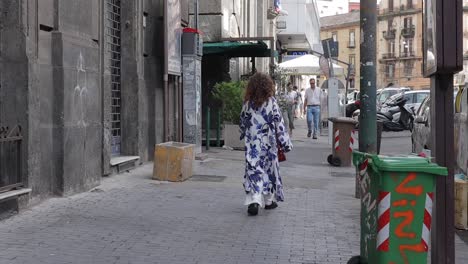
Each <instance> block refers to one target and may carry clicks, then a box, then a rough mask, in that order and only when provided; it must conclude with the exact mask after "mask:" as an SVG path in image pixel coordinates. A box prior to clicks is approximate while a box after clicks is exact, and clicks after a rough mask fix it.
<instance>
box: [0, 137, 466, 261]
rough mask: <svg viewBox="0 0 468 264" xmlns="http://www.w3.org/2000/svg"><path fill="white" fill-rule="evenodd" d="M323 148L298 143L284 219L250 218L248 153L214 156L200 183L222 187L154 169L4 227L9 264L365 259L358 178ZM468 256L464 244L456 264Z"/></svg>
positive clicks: (288, 170)
mask: <svg viewBox="0 0 468 264" xmlns="http://www.w3.org/2000/svg"><path fill="white" fill-rule="evenodd" d="M322 141H324V142H326V140H322ZM324 142H320V141H319V142H314V141H310V140H308V139H305V138H298V140H295V142H294V143H295V145H296V146H297V147H298V148H297V149H299V151H297V152H296V153H291V154H288V159H289V161H288V162H286V163H284V164H282V175H283V178H284V185H285V195H286V201H285V202H284V203H280V206H279V207H278V208H277V209H275V210H272V211H264V210H262V211H260V214H259V215H258V216H256V217H249V216H247V214H246V207H245V206H244V205H243V198H244V192H243V190H242V186H241V184H242V173H243V169H244V168H243V153H242V152H236V151H227V150H223V149H212V150H211V151H209V152H207V153H208V156H209V157H208V158H207V159H205V160H203V161H196V163H195V174H197V175H201V176H203V175H205V176H212V177H219V176H223V177H221V178H222V180H221V181H219V178H216V180H213V181H209V179H210V177H205V180H203V181H200V180H196V179H195V180H189V181H186V182H183V183H165V182H158V181H153V180H151V175H152V164H147V165H144V166H142V167H139V168H137V169H135V170H134V171H132V172H131V173H125V174H121V175H117V176H112V177H109V178H105V179H104V180H103V182H102V185H101V186H99V187H98V188H96V189H95V190H93V191H90V192H87V193H82V194H79V195H75V196H72V197H67V198H53V199H49V200H47V201H45V202H43V203H42V204H39V205H37V206H34V207H32V208H30V209H28V210H26V211H23V212H22V213H21V214H19V215H16V216H13V217H11V218H9V219H6V220H4V221H1V222H0V237H1V239H0V263H1V264H3V263H5V264H10V263H15V264H16V263H28V264H29V263H34V264H35V263H47V264H49V263H60V264H62V263H106V264H107V263H119V264H120V263H136V264H138V263H164V264H166V263H175V264H177V263H184V264H186V263H197V264H211V263H213V264H220V263H221V264H230V263H268V264H274V263H277V264H282V263H296V264H315V263H317V264H318V263H335V264H336V263H346V262H347V260H348V259H349V258H350V257H351V256H353V255H356V254H358V252H359V230H360V224H359V200H357V199H354V198H353V197H352V195H353V194H354V176H353V169H352V168H331V167H329V166H328V165H326V163H325V160H324V157H325V158H326V156H327V155H328V154H329V153H328V152H327V151H326V147H325V146H323V144H325V143H324ZM307 148H309V149H310V151H307ZM295 155H298V156H295ZM467 252H468V246H467V245H466V244H465V243H463V242H462V241H461V240H459V239H458V237H457V253H458V254H457V263H468V257H467V256H466V253H467ZM464 254H465V255H464Z"/></svg>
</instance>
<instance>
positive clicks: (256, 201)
mask: <svg viewBox="0 0 468 264" xmlns="http://www.w3.org/2000/svg"><path fill="white" fill-rule="evenodd" d="M274 94H275V91H274V84H273V80H272V79H271V78H270V77H269V76H268V75H266V74H263V73H256V74H255V75H253V76H252V77H251V78H250V80H249V83H248V85H247V90H246V93H245V100H244V105H243V107H242V112H241V116H240V130H241V139H244V140H245V162H246V164H245V175H244V189H245V192H246V198H245V205H247V206H248V209H247V212H248V214H249V215H257V214H258V209H259V207H260V208H265V209H266V210H270V209H275V208H276V207H278V204H277V202H279V201H283V200H284V195H283V183H282V180H281V177H280V171H279V161H278V148H281V149H283V150H284V152H289V151H291V149H292V144H291V140H290V138H289V134H288V132H287V130H286V127H285V126H284V123H283V118H282V117H281V113H280V110H279V106H278V103H277V101H276V99H275V98H274Z"/></svg>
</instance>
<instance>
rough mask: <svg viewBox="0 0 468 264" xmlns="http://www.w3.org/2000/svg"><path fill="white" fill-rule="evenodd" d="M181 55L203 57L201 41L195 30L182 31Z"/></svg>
mask: <svg viewBox="0 0 468 264" xmlns="http://www.w3.org/2000/svg"><path fill="white" fill-rule="evenodd" d="M182 55H185V56H187V55H188V56H190V55H192V56H203V40H202V38H201V37H200V34H199V33H198V32H197V31H196V30H191V29H184V33H183V34H182Z"/></svg>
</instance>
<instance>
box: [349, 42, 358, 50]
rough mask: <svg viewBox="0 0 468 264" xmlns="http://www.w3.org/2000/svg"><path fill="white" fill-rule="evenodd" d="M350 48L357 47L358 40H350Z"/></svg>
mask: <svg viewBox="0 0 468 264" xmlns="http://www.w3.org/2000/svg"><path fill="white" fill-rule="evenodd" d="M348 48H351V49H353V48H356V41H349V42H348Z"/></svg>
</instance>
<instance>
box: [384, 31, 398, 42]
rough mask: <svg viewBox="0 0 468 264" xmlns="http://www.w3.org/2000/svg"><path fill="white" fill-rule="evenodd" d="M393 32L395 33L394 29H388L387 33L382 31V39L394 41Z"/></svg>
mask: <svg viewBox="0 0 468 264" xmlns="http://www.w3.org/2000/svg"><path fill="white" fill-rule="evenodd" d="M395 32H396V30H395V29H390V30H388V31H383V37H384V39H386V40H389V39H395Z"/></svg>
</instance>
